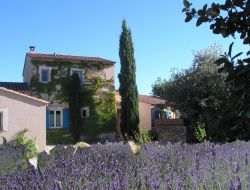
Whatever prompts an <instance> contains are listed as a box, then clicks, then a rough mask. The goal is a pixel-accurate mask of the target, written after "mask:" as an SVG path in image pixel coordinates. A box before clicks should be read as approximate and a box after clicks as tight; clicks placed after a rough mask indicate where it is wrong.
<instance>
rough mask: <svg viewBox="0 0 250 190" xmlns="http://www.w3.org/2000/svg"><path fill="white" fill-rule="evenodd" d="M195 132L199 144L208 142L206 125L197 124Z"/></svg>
mask: <svg viewBox="0 0 250 190" xmlns="http://www.w3.org/2000/svg"><path fill="white" fill-rule="evenodd" d="M194 130H195V133H194V134H195V137H196V139H197V140H198V141H199V142H205V141H206V140H207V133H206V128H205V123H203V122H197V125H196V126H195V128H194Z"/></svg>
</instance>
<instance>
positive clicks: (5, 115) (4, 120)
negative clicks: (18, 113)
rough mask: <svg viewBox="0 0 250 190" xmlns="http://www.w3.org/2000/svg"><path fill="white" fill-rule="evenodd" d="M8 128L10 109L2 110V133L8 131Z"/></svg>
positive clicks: (0, 125)
mask: <svg viewBox="0 0 250 190" xmlns="http://www.w3.org/2000/svg"><path fill="white" fill-rule="evenodd" d="M7 128H8V109H7V108H0V131H7Z"/></svg>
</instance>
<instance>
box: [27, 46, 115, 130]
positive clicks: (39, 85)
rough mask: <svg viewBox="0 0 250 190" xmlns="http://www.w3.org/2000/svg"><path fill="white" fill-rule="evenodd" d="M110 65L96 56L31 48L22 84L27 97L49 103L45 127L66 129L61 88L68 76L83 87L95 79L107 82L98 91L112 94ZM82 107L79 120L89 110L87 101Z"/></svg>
mask: <svg viewBox="0 0 250 190" xmlns="http://www.w3.org/2000/svg"><path fill="white" fill-rule="evenodd" d="M114 64H115V62H113V61H110V60H106V59H102V58H99V57H84V56H70V55H59V54H55V53H54V54H41V53H36V52H35V48H34V47H30V52H29V53H27V54H26V57H25V62H24V68H23V82H24V83H25V84H27V86H28V87H29V89H30V91H29V93H30V95H32V96H35V97H38V98H42V99H44V100H46V101H48V102H49V105H48V106H47V109H46V128H47V129H57V128H58V129H59V128H69V109H68V103H67V101H66V99H67V89H66V88H65V85H66V83H67V82H68V81H69V78H70V76H71V75H72V74H75V73H76V74H78V76H79V79H80V81H81V84H82V86H83V87H85V86H91V85H93V83H94V82H95V81H96V80H97V79H98V80H102V81H106V82H107V81H109V85H107V86H104V87H101V88H102V89H99V92H100V91H103V92H105V91H112V90H113V89H112V86H114ZM113 88H114V87H113ZM83 101H84V100H83ZM84 105H85V106H83V107H82V109H81V116H82V119H88V118H90V117H91V116H92V114H93V111H92V110H91V106H90V105H88V102H87V101H85V103H84ZM92 109H93V108H92ZM91 113H92V114H91ZM85 123H86V122H85Z"/></svg>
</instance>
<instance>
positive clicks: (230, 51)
mask: <svg viewBox="0 0 250 190" xmlns="http://www.w3.org/2000/svg"><path fill="white" fill-rule="evenodd" d="M233 45H234V43H233V42H232V43H231V44H230V46H229V50H228V56H229V57H231V56H232V48H233Z"/></svg>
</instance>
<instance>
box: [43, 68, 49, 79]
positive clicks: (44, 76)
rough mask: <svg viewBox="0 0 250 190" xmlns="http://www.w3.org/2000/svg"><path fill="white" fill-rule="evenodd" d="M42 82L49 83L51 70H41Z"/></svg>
mask: <svg viewBox="0 0 250 190" xmlns="http://www.w3.org/2000/svg"><path fill="white" fill-rule="evenodd" d="M41 75H42V76H41V82H49V70H48V69H42V70H41Z"/></svg>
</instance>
